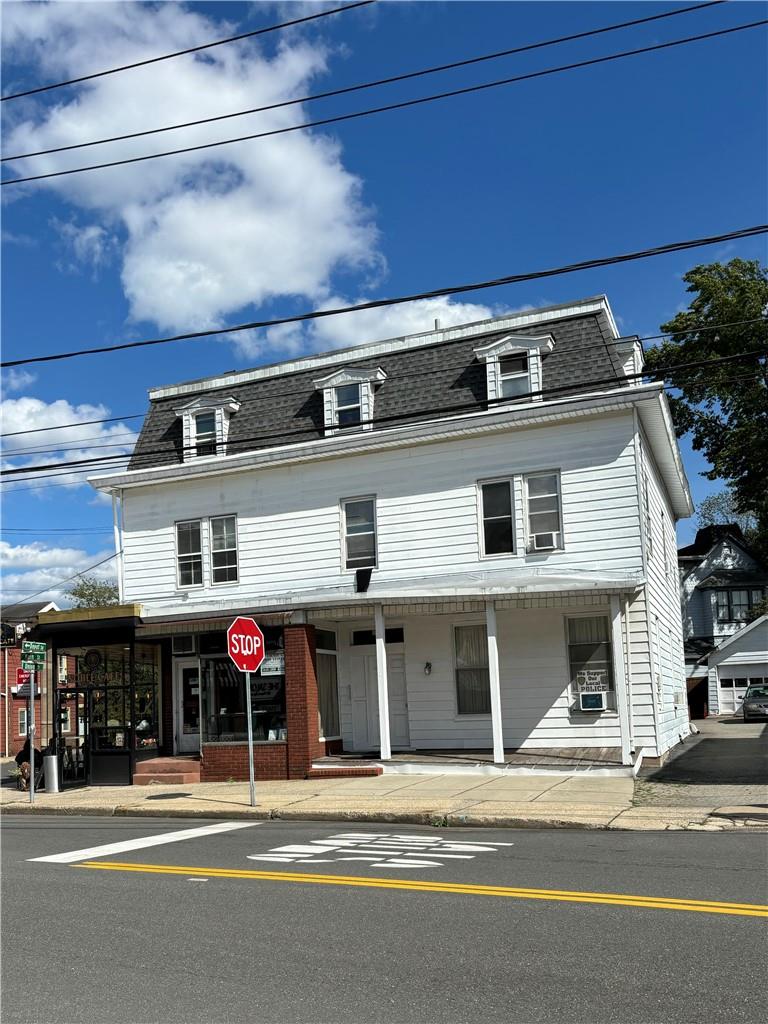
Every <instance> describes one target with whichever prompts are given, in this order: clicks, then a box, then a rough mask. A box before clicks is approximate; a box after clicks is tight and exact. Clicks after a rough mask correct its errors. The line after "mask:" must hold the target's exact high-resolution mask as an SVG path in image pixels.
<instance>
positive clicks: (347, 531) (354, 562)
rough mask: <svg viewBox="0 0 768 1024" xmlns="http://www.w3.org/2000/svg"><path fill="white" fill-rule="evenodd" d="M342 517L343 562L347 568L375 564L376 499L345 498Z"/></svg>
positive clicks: (372, 565)
mask: <svg viewBox="0 0 768 1024" xmlns="http://www.w3.org/2000/svg"><path fill="white" fill-rule="evenodd" d="M341 504H342V512H343V517H344V564H345V566H346V568H347V569H365V568H368V567H375V565H376V499H375V498H346V499H345V500H344V501H342V503H341Z"/></svg>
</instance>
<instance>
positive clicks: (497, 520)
mask: <svg viewBox="0 0 768 1024" xmlns="http://www.w3.org/2000/svg"><path fill="white" fill-rule="evenodd" d="M480 502H481V507H482V516H483V554H484V555H511V554H513V553H514V550H515V534H514V527H513V519H512V481H511V480H493V481H491V482H489V483H485V484H481V485H480Z"/></svg>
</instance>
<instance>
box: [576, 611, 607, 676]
mask: <svg viewBox="0 0 768 1024" xmlns="http://www.w3.org/2000/svg"><path fill="white" fill-rule="evenodd" d="M568 663H569V666H570V670H571V687H572V689H573V691H574V694H578V693H579V692H580V691H582V690H587V689H590V690H595V689H598V688H599V689H601V690H604V691H610V690H613V664H612V660H611V624H610V622H609V620H608V616H607V615H589V616H586V615H585V616H582V615H580V616H577V617H574V618H572V619H568Z"/></svg>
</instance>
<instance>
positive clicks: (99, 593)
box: [67, 576, 119, 608]
mask: <svg viewBox="0 0 768 1024" xmlns="http://www.w3.org/2000/svg"><path fill="white" fill-rule="evenodd" d="M67 595H68V597H69V598H70V599H71V601H72V607H73V608H106V607H107V606H108V605H111V604H118V602H119V596H118V590H117V582H116V581H115V580H102V579H99V577H98V576H81V577H80V579H79V580H78V581H77V583H74V584H73V585H72V586H71V587H70V588H69V591H68V592H67Z"/></svg>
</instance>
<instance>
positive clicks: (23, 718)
mask: <svg viewBox="0 0 768 1024" xmlns="http://www.w3.org/2000/svg"><path fill="white" fill-rule="evenodd" d="M26 735H27V709H26V708H19V736H26Z"/></svg>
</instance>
